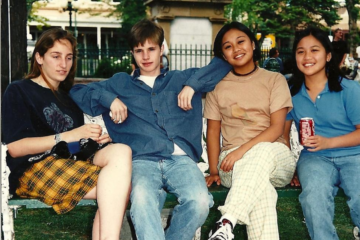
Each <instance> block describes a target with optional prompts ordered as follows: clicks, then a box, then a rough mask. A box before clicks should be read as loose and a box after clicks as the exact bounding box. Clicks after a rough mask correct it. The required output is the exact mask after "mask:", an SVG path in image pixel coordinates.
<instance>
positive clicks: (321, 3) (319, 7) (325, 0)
mask: <svg viewBox="0 0 360 240" xmlns="http://www.w3.org/2000/svg"><path fill="white" fill-rule="evenodd" d="M229 7H230V9H228V12H229V14H230V16H231V19H232V20H242V22H243V23H244V24H245V25H247V26H248V27H249V28H250V29H251V30H252V31H253V32H254V33H257V32H261V33H262V39H263V38H264V37H265V36H266V35H267V34H269V33H273V34H275V35H276V36H277V37H280V38H282V37H291V36H293V34H294V31H295V30H296V29H297V28H301V27H306V26H307V25H316V26H319V27H322V28H324V26H323V24H322V22H325V23H326V24H327V25H328V26H332V25H334V24H335V23H336V21H338V20H340V18H339V16H338V14H337V7H338V3H337V2H336V1H335V0H268V1H264V0H234V1H233V3H232V4H231V5H230V6H229ZM262 39H260V42H261V41H262Z"/></svg>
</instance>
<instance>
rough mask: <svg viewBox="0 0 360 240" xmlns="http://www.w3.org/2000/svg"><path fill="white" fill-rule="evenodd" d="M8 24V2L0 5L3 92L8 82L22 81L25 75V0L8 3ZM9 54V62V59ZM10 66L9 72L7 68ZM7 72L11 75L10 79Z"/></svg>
mask: <svg viewBox="0 0 360 240" xmlns="http://www.w3.org/2000/svg"><path fill="white" fill-rule="evenodd" d="M9 9H10V23H9V22H8V1H2V4H1V90H2V93H3V92H4V90H5V88H6V87H7V85H8V84H9V82H10V81H14V80H18V79H22V78H23V77H24V75H25V74H26V73H27V55H26V44H27V39H26V19H27V10H26V0H16V1H10V8H9ZM9 29H10V43H11V49H10V51H9V34H8V33H9ZM9 52H10V53H11V60H10V59H9ZM10 66H11V71H9V68H10ZM9 72H10V73H11V77H9V76H10V74H9Z"/></svg>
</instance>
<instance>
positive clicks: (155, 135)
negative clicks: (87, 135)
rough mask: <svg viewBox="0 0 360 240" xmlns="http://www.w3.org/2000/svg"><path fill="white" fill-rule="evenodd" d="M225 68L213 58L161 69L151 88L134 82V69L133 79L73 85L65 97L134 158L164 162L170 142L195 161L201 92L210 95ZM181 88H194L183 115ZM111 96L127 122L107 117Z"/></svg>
mask: <svg viewBox="0 0 360 240" xmlns="http://www.w3.org/2000/svg"><path fill="white" fill-rule="evenodd" d="M230 69H231V66H230V65H229V64H228V63H226V62H225V61H223V60H221V59H218V58H214V59H213V60H212V61H211V63H210V64H209V65H207V66H206V67H203V68H200V69H198V68H191V69H187V70H184V71H167V70H161V74H160V75H159V76H157V78H156V80H155V84H154V87H153V88H150V87H149V86H148V85H146V84H145V83H144V82H143V81H141V80H139V79H138V77H139V71H138V70H137V71H135V73H134V75H133V76H129V75H128V74H126V73H117V74H115V75H114V76H113V77H112V78H110V79H108V80H105V81H101V82H97V83H90V84H87V85H81V84H78V85H75V86H74V87H73V88H72V89H71V91H70V96H71V97H72V98H73V99H74V101H75V102H76V103H77V104H78V105H79V107H80V108H81V109H82V110H83V111H84V112H85V113H87V114H89V115H92V116H96V115H100V114H102V116H103V119H104V122H105V125H106V128H107V129H108V131H109V134H110V136H111V138H112V139H113V141H114V142H117V143H124V144H127V145H129V146H130V147H131V149H132V152H133V159H134V160H135V159H149V160H154V161H157V160H160V159H163V158H168V157H170V156H171V154H172V153H173V151H174V143H176V144H177V145H178V146H179V147H180V148H181V149H182V150H183V151H184V152H185V153H186V154H187V155H188V156H189V157H191V158H192V159H193V160H194V161H198V159H199V158H200V156H201V153H202V147H201V137H202V136H201V133H202V103H201V97H202V92H209V91H212V90H213V89H214V87H215V85H216V84H217V83H218V82H219V81H220V80H221V79H222V78H223V77H224V76H225V75H226V74H227V73H228V72H229V71H230ZM185 85H188V86H190V87H192V88H193V89H194V90H195V94H194V96H193V98H192V102H191V104H192V107H193V109H191V110H189V111H184V110H182V109H181V108H179V107H178V99H177V97H178V94H179V93H180V91H181V90H182V89H183V87H184V86H185ZM117 97H118V98H119V99H120V100H121V101H122V102H123V103H124V104H125V105H126V106H127V108H128V118H127V119H126V120H125V121H124V122H123V123H121V124H115V123H114V122H113V121H112V120H111V119H110V117H109V111H110V110H109V109H110V105H111V103H112V102H113V101H114V99H115V98H117Z"/></svg>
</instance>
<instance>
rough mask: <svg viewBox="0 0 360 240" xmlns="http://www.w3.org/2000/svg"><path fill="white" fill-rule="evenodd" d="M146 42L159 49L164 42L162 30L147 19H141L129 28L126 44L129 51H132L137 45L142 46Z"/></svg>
mask: <svg viewBox="0 0 360 240" xmlns="http://www.w3.org/2000/svg"><path fill="white" fill-rule="evenodd" d="M146 40H150V41H151V42H152V43H155V44H158V45H159V46H160V47H161V46H162V44H163V42H164V30H163V29H162V27H160V26H159V25H158V24H156V23H155V22H153V21H151V20H149V19H143V20H141V21H139V22H137V23H136V24H135V25H134V26H133V27H132V28H131V31H130V35H129V38H128V44H129V47H130V48H131V50H133V49H134V47H137V46H139V44H141V45H144V44H145V42H146Z"/></svg>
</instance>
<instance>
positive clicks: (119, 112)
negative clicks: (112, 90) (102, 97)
mask: <svg viewBox="0 0 360 240" xmlns="http://www.w3.org/2000/svg"><path fill="white" fill-rule="evenodd" d="M110 111H111V116H112V117H111V120H113V121H114V123H115V124H118V123H121V122H124V121H125V119H126V118H127V116H128V115H127V107H126V105H125V104H124V103H123V102H122V101H121V100H120V99H118V98H115V100H114V101H113V102H112V103H111V105H110Z"/></svg>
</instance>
